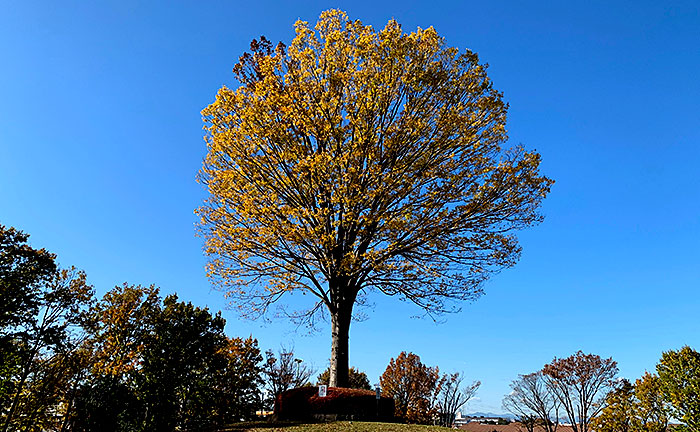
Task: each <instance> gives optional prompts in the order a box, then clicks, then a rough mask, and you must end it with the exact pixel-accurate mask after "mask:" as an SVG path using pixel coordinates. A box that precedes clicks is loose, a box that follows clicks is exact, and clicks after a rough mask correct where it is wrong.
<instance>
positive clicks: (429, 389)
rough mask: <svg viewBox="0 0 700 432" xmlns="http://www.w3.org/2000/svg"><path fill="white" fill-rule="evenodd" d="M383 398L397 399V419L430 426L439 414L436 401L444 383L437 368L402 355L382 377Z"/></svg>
mask: <svg viewBox="0 0 700 432" xmlns="http://www.w3.org/2000/svg"><path fill="white" fill-rule="evenodd" d="M379 383H380V385H381V386H382V394H383V395H384V396H388V397H391V398H393V399H394V407H395V408H394V415H395V416H396V417H398V418H399V419H402V420H404V421H407V422H409V423H429V422H430V421H431V420H432V418H433V416H435V415H436V414H438V413H437V407H436V404H435V402H436V399H437V397H438V395H439V394H440V392H441V390H442V385H443V383H444V379H443V378H441V377H440V370H439V369H438V367H437V366H436V367H430V366H426V365H425V364H423V362H421V360H420V357H419V356H417V355H416V354H413V353H406V352H405V351H402V352H401V354H399V355H398V356H397V357H396V359H393V358H392V359H391V360H390V361H389V365H388V366H387V367H386V370H385V371H384V373H383V374H382V376H381V377H379Z"/></svg>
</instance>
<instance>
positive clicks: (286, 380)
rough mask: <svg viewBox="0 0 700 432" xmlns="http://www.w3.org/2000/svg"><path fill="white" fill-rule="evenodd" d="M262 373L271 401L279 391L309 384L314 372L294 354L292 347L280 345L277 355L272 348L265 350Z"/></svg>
mask: <svg viewBox="0 0 700 432" xmlns="http://www.w3.org/2000/svg"><path fill="white" fill-rule="evenodd" d="M265 357H266V358H265V364H264V365H263V374H264V375H265V381H266V383H265V384H266V386H267V391H268V396H269V398H270V400H271V401H274V400H275V398H276V397H277V395H279V394H280V393H282V392H284V391H286V390H289V389H293V388H297V387H304V386H306V385H309V384H310V382H309V378H311V375H313V373H314V372H315V371H314V370H313V369H312V368H311V367H310V366H309V365H308V364H307V363H304V361H303V360H302V359H299V358H296V357H295V356H294V349H293V348H286V347H284V346H282V347H280V349H279V351H278V353H277V356H275V353H274V352H273V351H272V350H267V351H266V352H265Z"/></svg>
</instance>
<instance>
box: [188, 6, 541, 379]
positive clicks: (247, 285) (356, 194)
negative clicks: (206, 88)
mask: <svg viewBox="0 0 700 432" xmlns="http://www.w3.org/2000/svg"><path fill="white" fill-rule="evenodd" d="M251 50H252V52H251V53H248V54H245V55H243V56H242V57H241V59H240V62H239V63H238V64H237V65H236V66H235V68H234V73H235V75H236V77H237V79H238V81H239V82H240V86H239V87H238V88H235V89H232V88H228V87H223V88H221V90H219V92H218V94H217V97H216V100H215V102H214V103H212V104H211V105H210V106H209V107H207V108H206V109H205V110H204V111H203V116H204V119H205V121H206V129H207V131H208V133H207V136H206V141H207V145H208V149H209V151H208V154H207V156H206V159H205V161H204V166H203V168H202V170H201V173H200V180H201V181H202V182H203V183H204V184H206V185H207V187H208V190H209V194H210V196H209V198H208V199H207V201H206V203H205V204H204V205H203V206H202V207H201V208H200V209H199V210H198V213H199V215H200V216H201V220H202V222H201V232H202V234H203V236H204V237H205V239H206V247H205V250H206V253H207V254H208V255H209V258H210V261H209V264H208V273H209V275H210V277H211V279H212V281H213V282H214V284H215V285H217V286H219V287H220V288H222V289H223V290H224V291H226V292H227V293H228V295H229V298H230V299H231V300H232V301H233V302H234V303H235V304H237V305H238V306H240V307H241V309H242V311H243V313H244V314H248V315H253V316H255V315H257V314H262V313H264V312H265V311H267V310H268V308H269V307H270V306H271V305H272V304H273V303H275V302H277V301H278V300H279V299H280V298H281V297H282V296H283V295H284V294H286V293H289V292H292V291H296V290H302V291H303V292H305V293H310V294H312V295H313V296H314V298H315V303H314V304H312V305H310V307H309V308H308V309H305V310H302V311H296V313H292V315H294V316H296V317H297V318H302V319H304V318H305V319H309V320H313V319H314V317H315V316H316V313H317V312H320V313H322V314H323V313H324V312H325V311H327V312H328V314H329V315H330V321H331V328H332V329H331V333H332V349H331V376H330V385H331V386H347V384H348V338H349V329H350V322H351V320H352V317H353V306H354V305H355V303H356V302H359V301H362V300H363V299H364V298H365V295H366V294H368V293H369V292H371V291H373V290H378V291H379V292H382V293H384V294H387V295H391V296H400V297H403V298H404V299H407V300H409V301H411V302H413V303H415V304H416V305H418V306H419V307H421V308H423V309H424V311H425V312H427V313H428V314H434V313H441V312H446V311H453V310H456V307H455V305H454V303H452V302H451V301H450V300H469V299H475V298H477V297H478V296H479V295H480V293H481V289H482V288H481V286H482V283H483V282H484V281H485V280H486V279H487V278H488V276H489V275H490V274H492V273H494V272H496V271H498V270H500V269H502V268H504V267H509V266H512V265H514V264H515V262H516V261H517V259H518V256H519V252H520V248H519V246H518V243H517V239H516V237H515V235H514V232H515V231H516V230H517V229H521V228H524V227H527V226H529V225H532V224H534V223H537V222H539V221H540V220H541V216H540V215H539V214H538V213H537V209H538V207H539V205H540V203H541V201H542V199H543V198H544V197H545V196H546V195H547V193H548V191H549V188H550V185H551V184H552V181H551V180H550V179H548V178H546V177H544V176H541V175H540V174H539V171H538V167H539V163H540V156H539V154H537V153H536V152H528V151H525V150H523V149H522V148H520V147H512V148H510V147H509V148H503V147H501V146H502V145H503V144H504V143H505V141H506V139H507V137H506V129H505V122H506V111H507V104H506V103H504V102H503V100H502V95H501V93H499V92H498V91H496V90H494V88H493V87H492V84H491V81H490V79H489V78H488V76H487V74H486V66H485V65H483V64H480V63H479V60H478V57H477V55H476V54H475V53H473V52H472V51H469V50H463V51H460V50H458V49H457V48H453V47H449V46H447V45H446V43H445V41H444V39H443V38H441V37H440V36H439V35H438V34H437V32H436V31H435V30H434V29H433V28H432V27H431V28H427V29H421V28H418V29H417V30H416V31H415V32H412V33H404V32H403V31H402V29H401V26H400V25H399V24H398V23H397V22H396V21H394V20H391V21H389V22H388V24H387V25H386V27H384V28H383V29H381V30H376V31H375V30H374V29H373V28H372V27H371V26H368V25H364V24H362V23H361V22H360V21H351V20H349V19H348V18H347V16H346V15H345V13H343V12H341V11H338V10H331V11H327V12H324V13H322V14H321V17H320V19H319V21H318V23H317V24H316V26H315V31H314V29H312V28H311V27H310V26H309V24H308V23H307V22H303V21H299V22H297V23H296V37H295V38H294V40H293V41H292V43H291V45H290V46H289V47H285V46H284V45H282V44H279V45H277V46H276V47H273V46H272V44H270V42H269V41H267V40H266V39H264V38H262V39H261V40H260V41H253V43H252V44H251Z"/></svg>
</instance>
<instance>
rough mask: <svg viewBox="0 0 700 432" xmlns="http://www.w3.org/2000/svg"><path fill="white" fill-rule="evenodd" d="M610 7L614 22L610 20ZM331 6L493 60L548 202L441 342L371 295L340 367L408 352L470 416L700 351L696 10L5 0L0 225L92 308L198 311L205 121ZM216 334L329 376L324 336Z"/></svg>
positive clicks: (379, 367) (258, 331) (277, 329)
mask: <svg viewBox="0 0 700 432" xmlns="http://www.w3.org/2000/svg"><path fill="white" fill-rule="evenodd" d="M611 3H614V5H611ZM333 7H339V8H341V9H344V10H346V11H347V12H348V13H349V15H350V16H351V18H359V19H361V20H363V21H364V22H366V23H369V24H372V25H374V26H375V27H381V26H383V25H384V24H385V23H386V21H387V20H388V19H390V18H392V17H394V18H396V19H397V20H398V21H399V22H400V23H401V24H402V25H403V26H404V29H406V30H413V29H415V28H416V27H417V26H421V27H428V26H434V27H435V28H436V29H437V31H438V32H439V33H440V34H441V35H442V36H444V37H445V38H446V39H447V42H448V44H450V45H453V46H458V47H461V48H465V47H468V48H470V49H472V50H474V51H476V52H478V53H479V55H480V56H481V59H482V61H485V62H487V63H489V64H490V65H491V66H490V69H489V70H490V76H491V77H492V78H493V80H494V82H495V87H496V88H497V89H499V90H501V91H503V92H504V94H505V99H506V100H507V101H508V102H509V103H510V106H511V108H510V115H509V124H508V129H509V133H510V137H511V140H512V141H513V142H514V143H522V144H523V145H525V146H526V147H527V148H530V149H537V151H539V152H540V153H541V154H542V157H543V167H542V169H543V172H544V173H546V174H547V175H548V176H550V177H552V178H554V179H555V180H556V181H557V183H556V185H555V186H554V188H553V190H552V193H551V195H550V196H549V198H547V200H546V201H545V204H544V207H543V212H544V213H545V215H546V220H545V222H544V223H543V224H541V225H540V226H538V227H536V228H534V229H530V230H528V231H525V232H522V233H521V235H520V240H521V244H522V246H523V255H522V259H521V261H520V263H519V264H518V265H517V266H516V267H514V268H513V269H510V270H508V271H505V272H503V273H501V274H500V275H497V276H496V277H494V278H493V279H492V280H491V281H489V282H488V283H487V284H486V286H485V290H486V293H487V294H486V295H485V296H484V297H483V298H481V299H480V300H478V301H477V302H475V303H473V304H465V305H464V308H463V311H462V312H461V313H460V314H456V315H451V316H447V317H446V319H447V322H446V323H444V324H435V323H433V322H432V321H429V320H420V319H411V318H410V316H411V315H414V314H416V313H418V312H419V311H417V310H416V309H415V308H412V307H410V305H407V304H405V303H401V302H399V301H397V300H396V299H392V298H382V297H375V298H373V301H374V303H375V306H374V308H373V309H371V310H369V311H368V312H369V320H367V321H365V322H361V323H355V324H354V325H353V326H352V328H351V342H350V343H351V363H352V364H353V365H356V366H358V367H359V368H360V369H361V370H364V371H366V372H367V373H368V375H369V376H370V379H371V380H372V382H377V381H378V377H379V375H380V374H381V372H382V371H383V370H384V368H385V367H386V364H387V363H388V361H389V359H390V357H392V356H396V355H397V354H398V353H399V352H400V351H402V350H407V351H413V352H415V353H417V354H419V355H420V356H421V357H422V359H423V360H424V362H426V363H427V364H430V365H439V366H440V368H441V369H442V370H445V371H464V372H465V373H466V374H467V376H468V377H469V378H471V379H479V380H481V381H483V385H482V388H481V390H480V391H479V394H478V396H479V399H478V400H475V401H474V402H472V403H471V404H470V407H469V410H482V411H483V410H489V411H501V408H500V405H501V402H500V401H501V398H502V397H503V395H504V394H506V393H508V391H509V390H508V384H509V382H510V381H511V380H513V379H514V378H516V377H517V375H518V374H519V373H528V372H532V371H535V370H537V369H539V368H540V367H541V366H542V365H543V364H544V363H546V362H548V361H550V360H551V359H552V358H553V357H554V356H560V357H561V356H567V355H569V354H572V353H573V352H575V351H576V350H578V349H582V350H584V351H586V352H592V353H596V354H599V355H602V356H612V357H613V358H614V359H616V360H617V361H618V362H619V365H620V371H621V375H622V376H626V377H630V378H635V377H637V376H639V375H640V374H642V373H643V372H644V370H651V369H653V368H654V365H655V364H656V362H657V360H658V358H659V357H660V355H661V352H662V351H664V350H668V349H675V348H679V347H681V346H682V345H683V344H689V345H691V346H694V347H695V348H700V319H699V318H698V311H699V310H700V294H699V293H698V288H699V284H700V277H699V269H700V265H699V264H698V263H699V261H700V259H699V258H700V253H699V252H698V244H700V182H699V181H698V173H699V172H700V170H699V168H698V165H699V163H700V146H699V145H698V144H699V142H700V127H699V126H700V80H699V79H698V77H700V10H699V7H700V3H698V2H694V1H688V2H658V1H646V2H609V1H597V2H590V1H587V2H554V1H552V2H505V1H498V2H496V1H479V2H476V1H461V2H452V3H450V2H409V1H393V2H379V1H371V2H369V1H368V2H339V1H328V2H317V1H316V2H279V3H274V2H265V1H262V2H254V1H246V2H237V1H207V2H194V1H192V2H177V1H175V2H170V1H168V2H165V1H164V2H155V1H152V2H144V1H124V0H120V1H112V2H108V1H100V2H87V1H62V2H55V1H46V2H34V1H26V0H21V1H20V0H5V1H3V2H2V7H1V8H0V58H1V59H2V60H1V62H0V222H1V223H3V224H5V225H11V226H15V227H17V228H20V229H22V230H24V231H26V232H28V233H29V234H31V236H32V237H31V241H32V244H33V245H35V246H41V247H46V248H47V249H49V250H51V251H53V252H55V253H57V254H58V257H59V260H60V262H61V263H62V264H63V265H76V266H77V267H79V268H82V269H84V270H85V271H86V272H87V274H88V277H89V279H90V281H91V282H92V283H93V284H94V285H95V286H96V288H97V290H98V293H100V294H101V293H104V292H105V291H106V290H108V289H109V288H111V287H112V286H114V285H115V284H121V283H122V282H125V281H127V282H129V283H133V284H156V285H158V286H160V287H161V288H162V292H163V293H171V292H177V293H178V294H179V295H180V297H181V298H182V299H185V300H190V301H192V302H194V303H196V304H198V305H208V306H209V307H210V308H212V309H214V310H218V309H221V308H224V307H225V302H224V300H223V297H222V295H221V293H218V292H212V291H211V289H210V286H209V284H208V282H207V279H206V278H205V276H204V270H203V267H204V262H205V259H204V257H203V255H202V253H201V240H200V239H198V238H196V237H195V236H194V223H195V216H194V214H193V210H194V209H195V208H196V207H197V206H198V205H199V204H200V203H201V201H202V200H203V198H204V196H205V192H204V190H203V188H202V187H201V186H200V185H198V184H197V183H196V182H195V175H196V173H197V171H198V169H199V167H200V164H201V160H202V158H203V156H204V154H205V151H206V149H205V145H204V142H203V139H202V135H203V131H202V122H201V118H200V114H199V112H200V110H201V109H202V108H204V107H205V106H206V105H207V104H209V103H210V102H211V101H212V100H213V98H214V95H215V93H216V91H217V89H218V88H220V87H221V86H222V85H223V84H228V85H233V84H235V82H234V80H233V76H232V74H231V72H230V71H231V68H232V66H233V64H234V63H235V62H236V60H237V58H238V56H239V55H241V54H242V53H243V52H244V51H245V50H246V49H247V47H248V44H249V42H250V40H251V39H252V38H256V37H259V36H260V35H261V34H264V35H266V36H267V37H268V38H269V39H271V40H272V41H278V40H282V41H285V42H289V41H290V40H291V38H292V37H293V27H292V25H293V23H294V21H295V20H296V19H298V18H301V19H304V20H307V21H311V22H315V21H316V19H317V17H318V15H319V13H320V12H321V11H322V10H325V9H329V8H333ZM224 316H225V317H226V319H227V320H228V328H227V329H228V333H229V334H230V335H242V336H246V335H248V334H251V333H252V334H253V335H254V336H255V337H257V338H258V339H259V341H260V344H261V346H262V347H263V348H276V347H278V346H279V345H280V343H286V344H292V343H293V344H294V345H295V347H296V351H297V353H298V355H299V356H300V357H302V358H304V359H306V360H308V361H310V362H313V363H314V364H315V365H316V367H317V368H319V369H323V368H325V366H326V364H327V358H328V355H329V348H330V336H329V331H328V328H325V327H324V328H320V329H319V331H318V332H317V333H314V334H311V335H307V334H305V333H304V331H303V330H302V331H300V332H295V331H294V327H293V326H292V325H291V324H290V323H288V322H284V321H282V322H276V323H273V324H264V323H260V322H242V321H239V320H238V319H237V317H236V316H235V315H234V313H233V312H228V311H225V312H224Z"/></svg>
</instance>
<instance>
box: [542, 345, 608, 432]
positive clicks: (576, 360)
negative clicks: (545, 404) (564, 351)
mask: <svg viewBox="0 0 700 432" xmlns="http://www.w3.org/2000/svg"><path fill="white" fill-rule="evenodd" d="M617 372H618V369H617V362H616V361H614V360H613V359H612V358H607V359H604V358H601V357H600V356H598V355H595V354H584V353H583V352H582V351H578V352H576V353H575V354H573V355H571V356H569V357H566V358H561V359H558V358H554V360H552V362H551V363H549V364H546V365H545V366H544V368H543V369H542V373H543V374H544V375H545V377H546V380H547V385H548V386H549V388H550V389H551V391H552V393H553V394H554V397H556V399H557V400H558V401H559V403H560V404H561V406H562V407H563V408H564V412H565V413H566V417H567V418H568V420H569V423H571V428H572V429H573V432H589V431H590V430H591V429H590V423H591V420H592V419H593V418H594V417H596V416H597V415H598V413H599V412H600V411H601V409H602V408H603V406H604V402H605V397H606V396H607V394H608V392H609V391H610V390H611V389H612V388H613V385H614V384H615V376H616V375H617Z"/></svg>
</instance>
